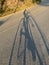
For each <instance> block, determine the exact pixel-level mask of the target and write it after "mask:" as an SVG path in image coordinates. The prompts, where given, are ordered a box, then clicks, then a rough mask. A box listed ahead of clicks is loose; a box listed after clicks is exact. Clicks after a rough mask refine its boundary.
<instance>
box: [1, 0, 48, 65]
mask: <svg viewBox="0 0 49 65" xmlns="http://www.w3.org/2000/svg"><path fill="white" fill-rule="evenodd" d="M45 1H46V0H45ZM47 1H48V0H47ZM48 2H49V1H48ZM46 4H47V2H46ZM27 11H28V12H30V13H29V14H30V15H31V16H32V17H33V18H34V19H35V21H36V23H37V24H38V26H39V28H40V30H41V31H42V34H43V36H44V40H45V41H46V42H47V43H45V42H44V41H43V38H42V36H41V33H40V32H39V31H38V29H37V28H36V26H35V25H34V23H33V24H32V22H33V21H34V20H33V19H31V20H29V23H26V24H27V25H26V24H25V23H24V20H22V18H23V17H24V14H23V12H20V13H18V14H13V15H12V16H10V17H7V18H4V19H0V22H2V23H1V24H0V65H49V5H48V6H47V5H45V4H44V5H43V3H42V4H40V5H36V6H34V7H33V8H31V9H29V10H27ZM31 21H32V22H31ZM20 22H22V23H20ZM19 24H20V25H19ZM28 25H30V27H28V29H25V27H26V26H28ZM30 30H31V31H30ZM28 32H29V33H28ZM29 43H30V44H29Z"/></svg>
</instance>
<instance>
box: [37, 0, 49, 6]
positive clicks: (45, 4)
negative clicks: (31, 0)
mask: <svg viewBox="0 0 49 65" xmlns="http://www.w3.org/2000/svg"><path fill="white" fill-rule="evenodd" d="M38 5H41V6H49V0H46V1H45V0H43V1H41V3H40V4H38Z"/></svg>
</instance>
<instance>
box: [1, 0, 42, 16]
mask: <svg viewBox="0 0 49 65" xmlns="http://www.w3.org/2000/svg"><path fill="white" fill-rule="evenodd" d="M40 2H41V0H14V1H13V0H0V16H4V15H8V14H11V13H13V12H16V11H20V10H22V9H25V8H27V7H30V6H32V5H33V3H40Z"/></svg>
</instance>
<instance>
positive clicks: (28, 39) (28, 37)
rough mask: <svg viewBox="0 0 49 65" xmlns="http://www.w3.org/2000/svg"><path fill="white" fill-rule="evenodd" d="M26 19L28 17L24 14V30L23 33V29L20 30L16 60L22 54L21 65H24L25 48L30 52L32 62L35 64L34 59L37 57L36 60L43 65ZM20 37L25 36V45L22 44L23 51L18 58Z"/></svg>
mask: <svg viewBox="0 0 49 65" xmlns="http://www.w3.org/2000/svg"><path fill="white" fill-rule="evenodd" d="M28 18H29V17H28V16H27V15H26V14H24V20H23V28H24V31H25V32H23V28H22V29H21V30H20V42H19V47H18V56H17V58H20V56H21V55H22V54H23V53H24V60H23V65H26V48H27V49H28V50H29V51H31V54H32V60H33V61H34V62H35V61H36V60H37V59H36V56H37V57H38V60H39V64H40V65H43V61H42V59H41V57H40V54H39V51H38V50H37V47H36V44H35V42H34V39H33V36H32V32H31V29H30V27H29V29H28V26H29V20H28ZM29 30H30V32H29ZM22 35H24V36H25V43H24V50H23V51H22V52H21V53H20V56H19V50H20V45H21V38H22Z"/></svg>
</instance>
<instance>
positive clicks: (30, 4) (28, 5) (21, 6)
mask: <svg viewBox="0 0 49 65" xmlns="http://www.w3.org/2000/svg"><path fill="white" fill-rule="evenodd" d="M34 4H35V3H32V2H27V3H25V4H21V3H20V4H19V5H18V7H17V8H15V7H16V6H14V9H8V8H7V10H5V11H4V12H2V13H1V14H0V17H3V16H6V15H9V14H12V13H14V12H18V11H21V10H24V9H27V8H28V7H31V6H34Z"/></svg>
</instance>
